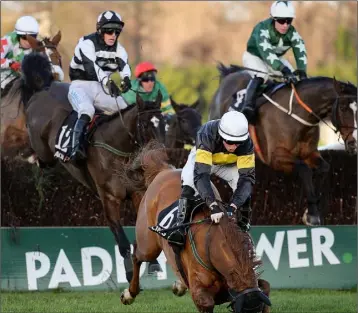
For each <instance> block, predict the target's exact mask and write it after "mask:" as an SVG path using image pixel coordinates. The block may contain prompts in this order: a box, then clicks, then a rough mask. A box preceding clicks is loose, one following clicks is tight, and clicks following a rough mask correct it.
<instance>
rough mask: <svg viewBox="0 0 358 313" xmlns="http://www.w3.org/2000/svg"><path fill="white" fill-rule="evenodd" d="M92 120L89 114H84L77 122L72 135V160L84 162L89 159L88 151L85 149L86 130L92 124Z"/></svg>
mask: <svg viewBox="0 0 358 313" xmlns="http://www.w3.org/2000/svg"><path fill="white" fill-rule="evenodd" d="M90 120H91V118H90V117H89V116H88V115H87V114H82V115H81V117H80V118H79V119H78V120H77V121H76V124H75V127H74V128H73V133H72V158H74V159H76V160H83V159H86V158H87V154H86V151H85V149H84V147H83V137H84V130H85V129H86V126H87V125H88V123H89V122H90Z"/></svg>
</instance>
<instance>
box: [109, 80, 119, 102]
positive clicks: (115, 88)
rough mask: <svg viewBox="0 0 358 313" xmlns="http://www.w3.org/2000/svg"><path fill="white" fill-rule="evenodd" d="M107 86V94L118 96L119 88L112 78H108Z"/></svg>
mask: <svg viewBox="0 0 358 313" xmlns="http://www.w3.org/2000/svg"><path fill="white" fill-rule="evenodd" d="M107 88H108V91H109V94H110V95H111V96H112V97H113V98H117V97H118V96H120V94H121V90H120V89H119V88H118V86H117V84H116V83H115V82H114V81H113V80H111V79H110V80H108V82H107Z"/></svg>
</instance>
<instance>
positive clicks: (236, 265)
mask: <svg viewBox="0 0 358 313" xmlns="http://www.w3.org/2000/svg"><path fill="white" fill-rule="evenodd" d="M166 160H167V157H166V154H165V152H164V150H163V149H160V147H155V146H154V147H153V146H151V145H148V146H146V147H145V148H144V149H143V150H142V151H141V152H140V153H139V155H138V156H137V158H135V159H134V161H133V163H132V164H129V165H127V168H125V169H123V171H122V172H121V176H122V175H124V176H125V177H126V178H125V180H126V181H127V184H128V185H130V184H131V185H132V187H133V188H134V189H136V190H145V189H147V190H146V192H145V195H144V197H143V198H142V201H141V203H140V206H139V209H138V212H137V222H136V243H135V245H134V253H133V265H134V270H133V278H132V280H131V282H130V286H129V288H128V289H125V290H124V292H123V293H122V295H121V301H122V303H124V304H131V303H133V301H134V299H135V297H136V296H137V295H138V294H139V292H140V288H139V270H140V265H141V263H142V262H145V261H151V260H155V259H156V258H157V257H158V256H159V254H160V252H161V251H162V250H163V251H164V253H165V256H166V258H167V260H168V262H169V264H170V266H171V267H172V269H173V271H174V272H175V273H176V275H177V276H178V277H180V281H176V282H175V283H174V285H173V292H174V294H176V295H178V296H181V295H183V294H184V293H185V291H186V289H187V287H188V288H189V290H190V293H191V296H192V299H193V301H194V303H195V305H196V307H197V309H198V310H199V312H213V309H214V306H215V305H217V304H222V303H225V302H231V306H232V308H233V311H234V312H237V313H239V312H253V313H254V312H269V308H268V306H269V305H270V300H269V298H268V295H269V288H270V287H269V283H268V282H266V281H264V280H258V276H259V273H258V272H257V269H258V267H259V266H260V265H261V261H259V260H257V259H256V257H255V252H254V248H253V244H252V241H251V237H250V235H249V234H248V233H245V232H242V231H240V230H239V228H238V225H237V223H236V218H234V219H231V218H230V219H229V218H228V216H227V215H226V216H225V217H224V218H223V219H222V221H221V222H220V224H219V225H213V224H211V223H210V222H208V221H210V218H208V216H209V213H208V212H209V208H207V207H206V205H205V204H204V203H203V202H201V204H200V206H199V208H198V209H197V210H195V211H194V214H192V219H191V226H190V229H189V231H188V236H189V238H190V240H187V242H186V245H185V247H184V248H183V250H182V252H177V254H175V253H174V251H173V249H172V248H171V247H170V245H169V244H168V242H167V241H166V239H164V238H163V237H161V236H158V234H156V233H154V232H152V231H150V230H149V229H148V228H149V227H150V226H154V225H156V224H157V220H158V215H159V214H160V212H162V211H163V210H164V209H165V208H167V207H168V206H170V205H171V204H172V203H174V202H175V201H176V200H177V199H178V198H179V196H180V191H181V181H180V173H181V170H176V169H172V168H171V167H170V166H169V165H168V164H167V163H166ZM123 173H124V174H123ZM203 221H206V222H205V223H203ZM259 286H262V287H263V288H264V292H263V291H262V290H261V289H260V288H259Z"/></svg>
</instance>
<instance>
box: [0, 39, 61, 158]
mask: <svg viewBox="0 0 358 313" xmlns="http://www.w3.org/2000/svg"><path fill="white" fill-rule="evenodd" d="M27 40H28V42H29V43H30V45H31V48H32V50H33V51H36V52H39V53H41V54H43V55H45V56H46V58H48V59H49V61H50V63H51V68H52V73H53V75H54V80H56V81H62V80H63V79H64V74H63V71H62V62H61V55H60V53H59V52H58V50H57V46H58V44H59V42H60V41H61V32H58V33H57V34H56V35H55V36H54V37H53V38H52V39H50V38H44V39H43V40H41V41H40V40H37V39H35V38H34V37H32V36H27ZM20 84H21V80H20V75H19V77H18V78H16V79H14V80H13V81H11V82H10V83H9V84H8V85H7V86H6V87H5V89H4V90H3V91H2V94H1V132H0V145H1V148H2V153H1V154H2V157H4V156H9V157H13V156H16V155H17V154H22V155H23V156H24V157H28V156H30V155H31V154H32V152H31V149H30V144H29V137H28V135H27V131H26V120H25V112H24V106H23V103H22V102H21V97H20V94H19V93H18V92H17V91H18V89H19V85H20Z"/></svg>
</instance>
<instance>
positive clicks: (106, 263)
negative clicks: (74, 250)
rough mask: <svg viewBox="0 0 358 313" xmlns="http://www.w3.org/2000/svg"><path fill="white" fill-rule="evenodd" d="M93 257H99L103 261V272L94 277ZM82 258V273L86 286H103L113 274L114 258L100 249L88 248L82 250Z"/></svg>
mask: <svg viewBox="0 0 358 313" xmlns="http://www.w3.org/2000/svg"><path fill="white" fill-rule="evenodd" d="M92 257H97V258H99V259H100V260H101V263H102V270H101V271H100V272H99V274H97V275H93V268H92ZM81 258H82V273H83V284H84V285H85V286H95V285H100V284H103V283H104V282H105V281H106V280H107V279H108V278H109V277H110V276H111V273H112V268H113V264H112V257H111V255H110V254H109V253H108V252H107V250H104V249H102V248H99V247H87V248H83V249H81Z"/></svg>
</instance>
